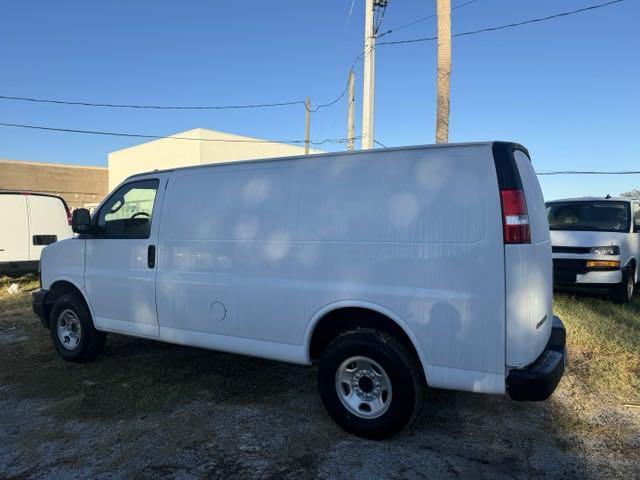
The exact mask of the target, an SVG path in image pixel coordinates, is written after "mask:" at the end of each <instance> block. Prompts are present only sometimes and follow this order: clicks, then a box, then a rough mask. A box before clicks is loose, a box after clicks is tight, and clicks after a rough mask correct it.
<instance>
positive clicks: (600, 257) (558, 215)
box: [547, 196, 640, 303]
mask: <svg viewBox="0 0 640 480" xmlns="http://www.w3.org/2000/svg"><path fill="white" fill-rule="evenodd" d="M547 215H548V220H549V228H550V229H551V243H552V250H553V272H554V285H555V286H556V288H558V289H560V290H574V289H584V290H591V291H596V292H601V293H607V294H609V295H610V296H611V297H612V298H613V299H614V300H615V301H617V302H620V303H627V302H629V301H630V300H631V298H632V297H633V294H634V291H635V285H636V283H637V282H638V280H640V277H638V274H639V273H638V265H640V263H639V262H640V200H638V199H634V198H625V197H617V198H614V197H611V196H606V197H604V198H603V197H589V198H586V197H585V198H568V199H564V200H554V201H553V202H547Z"/></svg>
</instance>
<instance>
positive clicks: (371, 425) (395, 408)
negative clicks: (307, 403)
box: [318, 329, 424, 439]
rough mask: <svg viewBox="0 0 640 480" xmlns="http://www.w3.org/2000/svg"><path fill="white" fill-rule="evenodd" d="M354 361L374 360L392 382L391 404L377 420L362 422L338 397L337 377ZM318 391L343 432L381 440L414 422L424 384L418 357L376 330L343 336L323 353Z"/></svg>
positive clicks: (367, 419)
mask: <svg viewBox="0 0 640 480" xmlns="http://www.w3.org/2000/svg"><path fill="white" fill-rule="evenodd" d="M352 357H364V358H367V359H371V360H373V361H374V362H375V363H377V364H378V365H379V366H380V367H382V369H384V373H385V374H386V375H387V377H388V379H389V380H390V383H391V392H392V394H391V399H390V403H389V405H388V407H386V408H387V409H386V411H384V413H382V414H381V415H380V416H378V417H377V418H360V417H359V416H358V415H356V414H354V413H353V412H352V411H350V410H349V409H348V408H347V407H346V406H345V405H344V404H343V401H342V400H341V397H340V396H339V395H340V394H339V392H338V386H337V383H338V382H337V381H336V378H337V377H336V375H337V373H338V370H339V369H340V368H341V365H343V363H345V362H346V361H347V360H348V359H350V358H352ZM318 389H319V390H320V397H321V398H322V402H323V403H324V406H325V408H326V409H327V412H328V413H329V415H331V417H332V418H333V420H334V421H335V422H336V423H337V424H338V425H340V426H341V427H342V428H343V429H344V430H346V431H348V432H350V433H353V434H355V435H358V436H360V437H365V438H370V439H382V438H386V437H390V436H392V435H394V434H396V433H398V432H400V431H401V430H402V429H403V428H405V427H406V426H407V425H408V424H409V423H410V422H411V421H412V420H413V418H414V417H415V415H416V414H417V412H418V409H419V406H420V403H421V401H422V394H423V389H424V380H423V376H422V370H421V368H420V366H419V363H418V360H417V359H416V358H415V355H413V354H412V353H411V352H410V351H409V350H408V349H407V348H406V347H405V346H404V345H403V344H402V343H401V342H400V341H399V340H398V339H396V338H395V337H393V336H391V335H389V334H387V333H384V332H380V331H377V330H372V329H357V330H352V331H350V332H347V333H345V334H343V335H340V336H339V337H338V338H336V339H335V340H333V341H332V342H331V343H330V344H329V346H328V347H327V348H326V349H325V351H324V352H323V353H322V357H321V359H320V366H319V369H318ZM351 394H352V395H356V392H355V391H352V392H351ZM343 398H344V397H343ZM381 398H383V397H381Z"/></svg>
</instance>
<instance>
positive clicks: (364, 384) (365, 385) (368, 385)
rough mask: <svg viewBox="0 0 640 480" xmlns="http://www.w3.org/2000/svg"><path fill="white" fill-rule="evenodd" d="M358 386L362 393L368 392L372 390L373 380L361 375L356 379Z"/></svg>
mask: <svg viewBox="0 0 640 480" xmlns="http://www.w3.org/2000/svg"><path fill="white" fill-rule="evenodd" d="M358 386H359V387H360V388H361V389H362V391H363V392H364V393H369V392H371V391H372V390H373V380H371V379H370V378H369V377H362V378H361V379H360V380H359V381H358Z"/></svg>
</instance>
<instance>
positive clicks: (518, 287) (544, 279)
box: [494, 143, 553, 367]
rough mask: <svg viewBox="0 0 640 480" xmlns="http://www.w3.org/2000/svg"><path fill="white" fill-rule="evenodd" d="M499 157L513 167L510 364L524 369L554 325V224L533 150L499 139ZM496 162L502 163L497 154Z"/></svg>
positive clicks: (506, 188)
mask: <svg viewBox="0 0 640 480" xmlns="http://www.w3.org/2000/svg"><path fill="white" fill-rule="evenodd" d="M494 157H500V158H501V161H502V167H504V168H507V169H510V172H509V175H508V176H507V177H508V178H507V183H508V184H506V185H501V198H502V209H503V224H504V240H505V245H504V250H505V284H506V292H505V293H506V297H505V302H506V305H505V307H506V335H507V338H506V364H507V365H508V366H511V367H524V366H526V365H529V364H531V363H533V362H534V361H535V360H536V359H537V358H538V356H539V355H540V354H541V353H542V351H543V350H544V348H545V346H546V344H547V341H548V339H549V335H550V334H551V324H552V323H553V313H552V295H553V263H552V257H551V240H550V237H549V224H548V222H547V217H546V213H545V204H544V197H543V195H542V191H541V189H540V184H539V183H538V179H537V177H536V173H535V171H534V169H533V166H532V164H531V160H530V158H529V154H528V152H526V150H525V149H524V148H523V147H520V146H518V145H514V144H503V143H496V144H495V145H494ZM496 166H498V167H499V162H498V158H496ZM499 176H500V175H499ZM520 203H521V205H520ZM510 210H511V211H510Z"/></svg>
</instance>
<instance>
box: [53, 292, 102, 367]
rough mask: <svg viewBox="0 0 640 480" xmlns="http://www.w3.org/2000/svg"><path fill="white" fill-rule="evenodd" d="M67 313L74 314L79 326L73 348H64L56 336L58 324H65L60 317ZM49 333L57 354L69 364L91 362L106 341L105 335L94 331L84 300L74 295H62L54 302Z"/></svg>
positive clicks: (58, 336)
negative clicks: (77, 339) (77, 338)
mask: <svg viewBox="0 0 640 480" xmlns="http://www.w3.org/2000/svg"><path fill="white" fill-rule="evenodd" d="M69 312H73V314H75V316H76V318H77V321H78V323H79V325H80V329H79V332H80V333H79V335H78V337H79V341H78V342H77V344H76V345H75V346H74V348H70V346H65V345H64V344H63V340H62V339H61V338H60V335H58V322H59V321H60V322H61V323H66V322H65V320H64V319H63V318H62V315H63V314H65V313H66V315H67V316H68V315H69ZM49 332H50V334H51V340H52V341H53V346H54V347H55V348H56V351H57V352H58V354H59V355H60V356H61V357H62V358H64V359H65V360H67V361H70V362H79V363H80V362H88V361H90V360H93V359H94V358H96V357H97V356H98V355H99V354H100V352H101V351H102V348H103V347H104V343H105V341H106V339H107V334H106V333H104V332H99V331H98V330H96V329H95V327H94V326H93V320H92V319H91V314H90V313H89V309H88V308H87V306H86V304H85V303H84V300H83V299H82V298H79V297H78V295H77V294H75V293H64V294H62V295H60V296H59V297H58V298H57V299H56V300H55V302H54V304H53V307H52V308H51V314H50V316H49Z"/></svg>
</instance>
